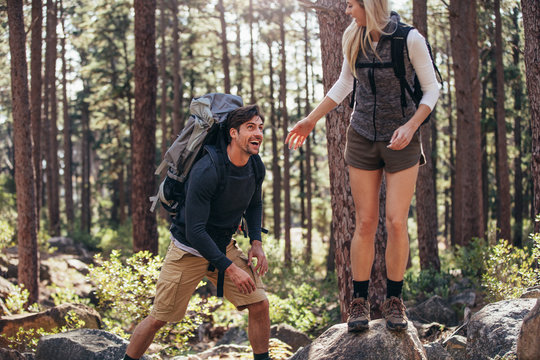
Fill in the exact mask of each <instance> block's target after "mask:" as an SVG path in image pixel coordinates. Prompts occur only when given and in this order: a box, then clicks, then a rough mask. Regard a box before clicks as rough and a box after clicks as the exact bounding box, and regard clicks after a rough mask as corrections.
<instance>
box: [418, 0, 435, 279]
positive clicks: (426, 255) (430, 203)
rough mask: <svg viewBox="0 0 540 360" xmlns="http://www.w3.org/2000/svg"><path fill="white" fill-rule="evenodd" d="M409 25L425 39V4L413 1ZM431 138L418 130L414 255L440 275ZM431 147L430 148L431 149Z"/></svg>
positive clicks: (426, 131)
mask: <svg viewBox="0 0 540 360" xmlns="http://www.w3.org/2000/svg"><path fill="white" fill-rule="evenodd" d="M413 25H414V26H415V27H416V28H417V29H418V31H419V32H420V33H421V34H422V35H424V36H425V37H426V38H427V0H414V1H413ZM433 115H434V114H433ZM431 121H435V119H434V116H432V119H431ZM431 135H432V131H431V127H430V124H426V125H425V126H422V127H421V128H420V141H421V142H422V147H423V150H424V155H425V157H426V164H425V165H424V166H421V167H420V169H419V171H418V180H417V182H416V215H417V216H416V220H417V228H418V251H419V256H420V268H421V269H422V270H427V269H430V268H432V269H435V270H437V271H440V269H441V262H440V260H439V248H438V242H437V199H436V196H437V195H436V194H437V191H436V186H435V182H434V178H433V169H434V166H433V160H432V159H433V156H432V150H431V149H432V144H431ZM435 145H436V144H433V146H435Z"/></svg>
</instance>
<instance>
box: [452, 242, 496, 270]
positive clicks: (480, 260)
mask: <svg viewBox="0 0 540 360" xmlns="http://www.w3.org/2000/svg"><path fill="white" fill-rule="evenodd" d="M488 250H489V244H488V242H487V241H486V240H484V239H480V238H474V239H472V241H471V242H470V243H469V245H467V246H456V253H455V262H456V268H457V269H460V270H461V274H462V275H463V276H466V277H470V278H472V279H479V278H480V277H481V276H482V274H483V273H484V272H485V264H486V259H487V255H488Z"/></svg>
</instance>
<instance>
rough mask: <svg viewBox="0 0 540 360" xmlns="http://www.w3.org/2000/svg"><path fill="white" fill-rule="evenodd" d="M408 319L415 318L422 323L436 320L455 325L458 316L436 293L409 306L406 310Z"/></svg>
mask: <svg viewBox="0 0 540 360" xmlns="http://www.w3.org/2000/svg"><path fill="white" fill-rule="evenodd" d="M407 316H408V317H409V319H410V320H416V321H419V322H423V323H432V322H437V323H440V324H444V325H447V326H456V325H457V324H458V316H457V314H456V312H455V311H454V310H452V309H451V308H450V307H449V306H448V305H447V304H446V302H445V301H444V300H443V299H442V298H441V297H440V296H438V295H435V296H432V297H431V298H429V299H427V300H426V301H424V302H422V303H420V304H419V305H417V306H415V307H412V308H410V309H409V310H408V311H407Z"/></svg>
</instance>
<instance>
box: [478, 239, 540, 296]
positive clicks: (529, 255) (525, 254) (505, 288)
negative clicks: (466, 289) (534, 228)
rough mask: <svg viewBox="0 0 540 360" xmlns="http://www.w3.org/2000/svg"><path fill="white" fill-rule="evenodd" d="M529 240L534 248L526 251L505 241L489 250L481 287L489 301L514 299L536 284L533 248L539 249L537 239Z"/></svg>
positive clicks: (538, 240)
mask: <svg viewBox="0 0 540 360" xmlns="http://www.w3.org/2000/svg"><path fill="white" fill-rule="evenodd" d="M532 239H533V241H534V245H533V246H532V247H531V248H529V249H528V248H523V249H520V248H517V247H514V246H512V245H511V244H509V243H508V241H506V240H501V241H499V243H497V244H496V245H495V246H493V247H491V248H490V249H489V252H488V257H487V259H486V263H485V268H486V272H485V273H484V274H482V285H483V286H484V287H485V288H486V290H487V295H488V299H489V300H490V301H499V300H504V299H513V298H518V297H519V296H521V294H522V293H523V292H524V290H526V289H527V288H528V287H530V286H534V285H537V284H539V278H538V269H537V268H536V264H537V263H538V257H536V258H535V255H533V253H534V252H533V248H534V249H537V248H538V247H539V246H540V236H538V234H536V237H535V236H533V237H532Z"/></svg>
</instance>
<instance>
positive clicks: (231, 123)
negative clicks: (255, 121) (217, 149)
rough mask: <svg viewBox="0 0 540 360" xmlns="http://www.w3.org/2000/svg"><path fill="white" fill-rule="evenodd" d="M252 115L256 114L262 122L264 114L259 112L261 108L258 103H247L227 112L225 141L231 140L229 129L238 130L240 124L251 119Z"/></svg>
mask: <svg viewBox="0 0 540 360" xmlns="http://www.w3.org/2000/svg"><path fill="white" fill-rule="evenodd" d="M254 116H258V117H259V118H260V119H261V120H262V122H264V116H263V115H262V114H261V110H260V109H259V106H258V105H247V106H242V107H239V108H238V109H235V110H233V111H231V112H230V113H229V116H228V117H227V126H226V129H227V131H226V133H227V143H230V142H231V135H230V134H231V129H236V131H240V126H242V124H243V123H245V122H247V121H249V120H251V119H252V118H253V117H254Z"/></svg>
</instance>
